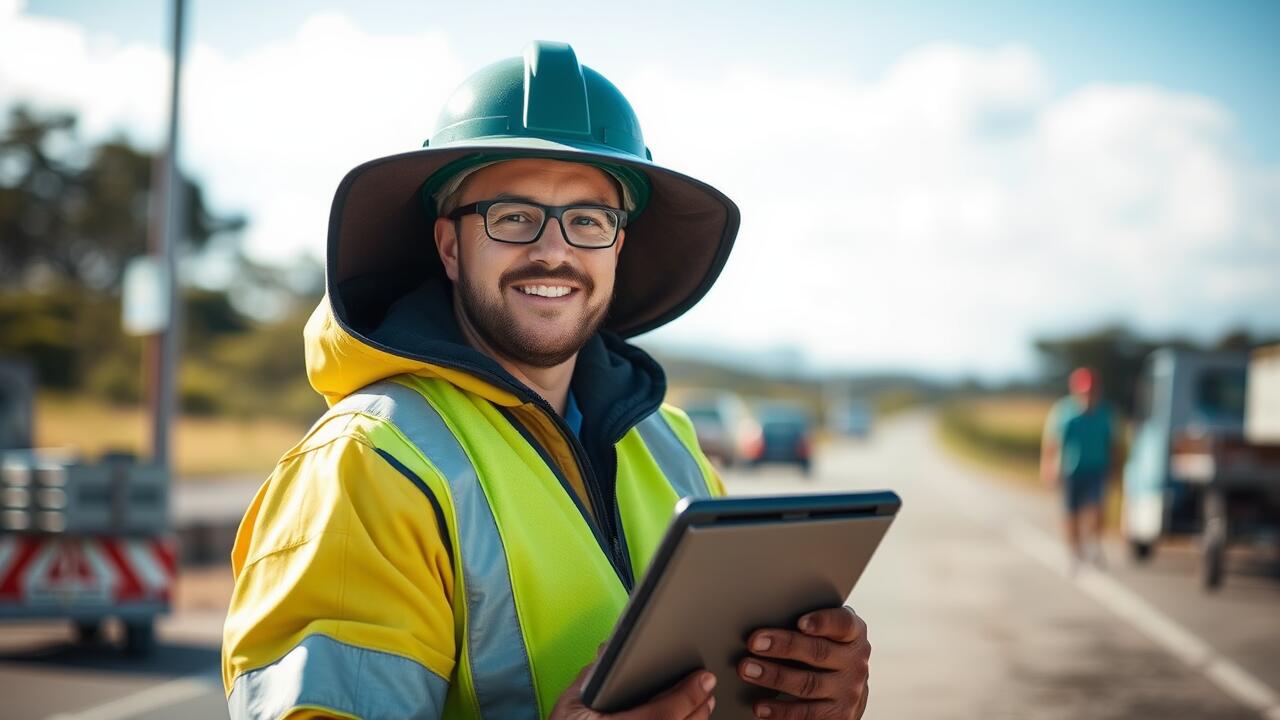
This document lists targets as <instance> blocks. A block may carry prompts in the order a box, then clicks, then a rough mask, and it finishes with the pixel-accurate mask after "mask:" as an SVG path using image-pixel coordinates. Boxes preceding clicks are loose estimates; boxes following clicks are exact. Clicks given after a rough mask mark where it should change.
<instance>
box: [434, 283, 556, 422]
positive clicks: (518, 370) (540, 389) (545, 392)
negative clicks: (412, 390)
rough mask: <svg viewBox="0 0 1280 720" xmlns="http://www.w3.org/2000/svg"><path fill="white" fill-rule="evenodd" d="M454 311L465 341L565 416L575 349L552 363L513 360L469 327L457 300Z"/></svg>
mask: <svg viewBox="0 0 1280 720" xmlns="http://www.w3.org/2000/svg"><path fill="white" fill-rule="evenodd" d="M454 315H455V316H456V317H457V319H458V327H459V328H461V330H462V336H463V338H464V339H465V340H466V341H467V344H468V345H470V346H471V347H473V348H475V349H476V350H479V351H480V352H482V353H484V354H485V355H488V356H489V357H491V358H493V359H494V360H495V361H496V362H497V363H498V364H499V365H501V366H502V369H503V370H506V371H507V372H509V373H511V376H512V377H514V378H515V379H516V380H519V381H520V382H522V383H524V384H525V386H527V387H528V388H529V389H530V390H532V391H534V392H535V393H537V394H538V395H539V396H541V397H542V399H543V400H546V401H547V404H548V405H550V406H551V407H552V408H553V409H554V410H555V411H556V413H557V414H559V415H560V416H561V417H564V414H565V408H566V406H567V405H568V397H569V383H570V381H572V380H573V368H574V366H575V365H576V364H577V362H578V354H577V353H574V354H573V355H572V356H571V357H570V358H569V359H568V360H565V361H564V362H562V363H560V364H559V365H553V366H552V367H537V366H534V365H527V364H525V363H522V362H518V361H516V360H512V359H511V358H508V357H506V356H505V355H503V354H501V353H499V352H498V351H497V350H495V349H494V348H493V347H490V345H489V344H488V343H486V342H485V341H484V338H482V337H480V334H479V333H477V332H476V331H475V328H473V327H471V323H469V322H467V319H466V317H464V315H463V313H462V312H461V311H460V309H459V308H458V303H457V302H455V303H454Z"/></svg>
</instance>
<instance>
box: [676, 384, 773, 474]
mask: <svg viewBox="0 0 1280 720" xmlns="http://www.w3.org/2000/svg"><path fill="white" fill-rule="evenodd" d="M684 410H685V412H686V413H688V415H689V419H690V420H692V421H693V428H694V432H696V433H697V436H698V444H699V445H700V446H701V447H702V451H703V452H704V453H706V454H707V457H709V458H712V459H714V460H715V461H717V462H719V463H720V464H721V465H723V466H724V467H733V466H735V465H739V464H742V463H749V462H752V461H754V460H755V459H756V458H758V457H759V456H760V449H761V443H762V439H761V437H760V426H759V425H758V424H757V423H756V421H755V420H754V419H753V418H752V417H751V412H750V411H749V410H748V409H747V404H746V403H745V402H743V401H742V398H740V397H738V396H737V395H735V394H733V393H730V392H715V393H703V394H699V395H694V396H692V397H690V398H689V399H687V400H686V401H685V404H684Z"/></svg>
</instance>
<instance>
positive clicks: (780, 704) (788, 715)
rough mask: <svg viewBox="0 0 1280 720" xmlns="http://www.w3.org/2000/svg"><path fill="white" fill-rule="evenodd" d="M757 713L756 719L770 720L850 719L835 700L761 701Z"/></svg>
mask: <svg viewBox="0 0 1280 720" xmlns="http://www.w3.org/2000/svg"><path fill="white" fill-rule="evenodd" d="M755 713H756V717H758V718H768V720H822V719H823V718H844V717H849V713H848V712H847V711H846V709H845V708H844V707H843V706H842V705H841V704H840V703H838V702H835V701H833V700H816V701H812V702H787V701H785V700H761V701H760V702H758V703H756V704H755ZM854 717H857V716H856V715H855V716H854Z"/></svg>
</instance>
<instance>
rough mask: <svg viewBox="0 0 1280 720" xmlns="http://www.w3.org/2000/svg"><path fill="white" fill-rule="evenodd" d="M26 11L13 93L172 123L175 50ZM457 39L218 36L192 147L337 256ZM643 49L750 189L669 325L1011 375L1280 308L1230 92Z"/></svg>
mask: <svg viewBox="0 0 1280 720" xmlns="http://www.w3.org/2000/svg"><path fill="white" fill-rule="evenodd" d="M15 7H16V6H15V5H14V4H13V3H12V0H10V1H9V3H8V4H7V5H4V4H3V3H2V2H0V101H10V100H12V99H13V98H15V97H29V98H34V99H38V100H40V101H42V102H59V103H65V104H68V105H71V106H74V107H78V108H80V109H81V110H82V112H83V113H84V118H85V127H86V128H87V129H88V130H89V131H90V132H92V133H103V132H107V131H108V130H109V129H110V128H112V127H116V126H119V127H127V128H131V129H133V132H134V133H135V135H136V136H139V137H141V138H143V139H153V138H154V137H155V136H156V134H157V130H156V129H157V128H158V127H159V118H160V116H161V110H162V108H163V106H164V96H163V93H164V92H165V83H166V77H167V69H166V68H167V64H166V60H165V58H164V56H163V54H162V53H160V52H159V51H158V50H155V49H150V48H144V47H138V46H131V45H122V44H119V43H116V42H114V41H112V40H110V39H109V38H106V39H104V38H96V37H89V36H87V35H86V34H85V33H84V32H83V31H82V30H80V29H78V28H77V27H75V26H73V25H70V24H68V23H66V22H63V21H54V20H44V19H40V18H35V17H30V16H26V15H21V14H18V13H16V11H15ZM6 8H7V9H6ZM678 54H679V53H674V52H673V54H672V55H671V56H672V57H675V56H678ZM457 56H458V53H456V52H455V51H454V50H453V49H452V48H451V46H450V42H449V39H448V38H447V37H446V36H444V35H443V34H440V33H412V32H406V33H404V34H400V35H392V36H386V35H372V34H369V33H367V32H365V31H363V30H361V29H360V28H358V27H356V26H355V25H353V24H352V23H351V22H350V21H348V20H347V19H345V18H344V17H343V16H341V15H337V14H323V15H318V16H316V17H313V18H312V19H311V20H310V21H308V22H307V23H306V24H305V25H304V26H302V27H301V28H299V30H298V31H297V32H296V33H295V34H294V35H293V36H291V37H286V38H280V39H279V40H277V41H276V42H274V43H272V44H270V45H267V46H264V47H260V48H258V49H256V50H254V51H252V52H249V53H247V54H244V55H240V56H236V57H228V56H226V55H223V54H221V53H219V52H218V51H217V50H216V49H214V48H209V47H205V46H197V47H195V48H193V50H192V52H191V55H190V62H189V64H188V65H187V71H188V74H187V84H186V95H185V102H184V109H185V112H186V118H187V124H186V126H185V128H184V152H185V160H186V162H187V165H188V167H189V168H192V169H193V170H195V171H196V172H198V173H199V174H200V175H202V176H203V177H204V178H205V179H206V183H207V185H208V186H209V189H210V190H211V192H212V196H213V198H214V200H215V201H217V202H218V203H219V205H221V206H222V207H224V208H227V209H243V210H245V211H247V212H249V213H250V214H251V216H252V219H253V226H252V230H251V232H250V233H249V235H248V237H247V242H248V243H249V246H250V249H251V251H252V252H253V254H255V255H256V256H258V257H260V258H274V259H284V258H288V257H290V256H291V255H292V254H293V253H295V252H298V251H299V250H306V251H310V252H314V253H320V252H321V251H322V247H323V238H324V233H325V226H326V221H327V217H328V209H329V202H330V200H331V198H332V192H333V189H334V188H335V187H336V185H337V182H338V180H339V179H340V178H341V176H342V175H343V173H345V172H346V171H347V170H348V169H349V168H351V167H352V166H354V165H356V164H357V163H359V162H362V161H364V160H367V159H370V158H373V157H376V156H379V155H383V154H388V153H392V152H399V151H403V150H409V149H412V148H414V147H417V146H418V145H419V144H420V142H421V141H422V139H423V138H425V137H426V136H427V135H428V133H429V131H430V130H431V129H432V126H433V125H434V120H435V116H436V113H437V110H438V109H439V107H440V106H441V104H442V103H443V102H444V101H445V99H446V98H447V94H448V92H449V90H451V88H452V86H453V85H454V84H455V83H457V82H458V81H459V80H460V79H461V78H462V77H464V76H465V74H466V73H467V72H468V71H469V70H471V69H473V68H469V67H463V66H462V65H461V64H460V62H459V61H458V59H457ZM583 60H584V61H585V62H586V63H588V64H591V63H592V58H590V57H584V58H583ZM628 62H629V63H630V67H633V68H634V70H633V71H631V72H629V73H616V72H615V73H612V75H613V77H612V78H611V79H613V80H614V81H615V82H616V83H618V85H619V86H620V87H622V88H623V89H624V91H625V92H626V93H627V95H628V97H629V98H630V99H631V101H632V103H633V105H635V107H636V109H637V111H638V112H639V114H640V117H641V121H642V124H643V127H644V130H645V135H646V139H647V141H648V144H649V146H650V147H651V148H652V149H653V152H654V156H655V158H656V160H657V161H658V162H659V163H664V164H669V165H671V166H672V167H675V168H677V169H679V170H682V171H684V172H687V173H689V174H692V175H694V176H696V177H700V178H703V179H705V180H708V181H710V182H712V183H713V184H716V185H717V186H719V187H721V188H722V189H723V190H725V191H726V192H727V193H728V194H729V195H730V196H731V197H733V198H734V199H735V200H736V201H737V202H738V203H739V205H740V206H741V207H742V210H743V225H742V232H741V234H740V237H739V240H738V245H737V248H736V249H735V251H734V257H733V258H732V259H731V261H730V263H729V266H728V267H727V269H726V270H725V273H724V275H723V276H722V279H721V281H720V283H719V284H718V285H717V287H716V288H715V289H714V290H713V291H712V293H711V294H710V295H709V296H708V298H707V299H706V300H705V301H704V302H703V303H702V304H701V305H699V306H698V307H697V308H695V309H694V310H693V311H691V312H690V313H688V314H687V315H686V316H685V317H683V318H682V319H681V320H679V321H678V322H676V323H674V324H673V325H672V326H670V327H669V328H664V329H663V330H660V331H658V332H657V333H655V334H654V337H653V339H654V340H656V341H660V342H666V343H689V344H697V345H700V346H705V345H706V344H707V343H708V342H712V343H722V344H724V345H726V346H729V347H737V348H741V349H744V350H750V349H756V348H760V347H762V346H766V347H776V346H780V345H786V344H794V345H797V346H800V347H803V348H805V349H806V350H807V351H808V352H809V353H810V354H811V355H812V356H813V357H814V358H816V359H817V360H819V361H820V362H823V363H831V364H846V365H856V366H864V367H866V366H877V367H902V368H911V369H927V370H943V371H946V370H971V371H978V372H985V373H992V374H994V373H1000V372H1005V371H1009V370H1025V369H1027V368H1028V367H1029V363H1030V360H1031V356H1030V349H1029V341H1030V338H1031V337H1032V336H1033V334H1035V333H1037V332H1043V331H1052V330H1061V329H1066V328H1078V327H1083V326H1086V325H1088V324H1090V323H1094V322H1099V321H1102V320H1110V319H1127V320H1130V321H1133V322H1136V323H1138V324H1140V325H1142V326H1144V327H1147V328H1150V329H1155V330H1166V329H1180V330H1191V331H1193V332H1196V331H1198V332H1202V333H1212V332H1217V331H1220V330H1221V329H1222V328H1223V326H1225V325H1226V324H1228V323H1236V322H1241V321H1245V322H1249V323H1251V324H1253V325H1254V326H1255V327H1270V328H1271V329H1276V328H1277V325H1278V324H1280V319H1277V318H1276V317H1275V315H1276V314H1275V312H1274V310H1273V309H1274V308H1276V307H1280V282H1278V281H1277V278H1280V239H1278V238H1280V169H1277V168H1266V167H1257V166H1256V165H1255V164H1253V163H1251V162H1250V161H1249V159H1248V158H1247V157H1246V156H1245V155H1244V153H1243V152H1242V151H1241V149H1240V148H1239V146H1238V142H1239V141H1238V138H1237V137H1236V135H1235V132H1236V131H1235V127H1234V122H1233V118H1232V117H1231V115H1230V113H1229V112H1228V111H1227V110H1226V109H1225V108H1223V107H1222V106H1221V105H1220V104H1218V103H1217V102H1215V101H1213V100H1212V99H1210V98H1205V97H1201V96H1194V95H1185V94H1176V93H1172V92H1169V91H1167V90H1164V89H1162V88H1159V87H1149V86H1115V85H1089V86H1084V87H1079V88H1075V89H1072V90H1071V91H1070V92H1066V93H1065V94H1064V93H1062V92H1061V90H1060V89H1056V88H1054V87H1053V83H1052V81H1051V78H1050V76H1049V74H1048V72H1047V70H1046V68H1045V67H1044V66H1043V65H1042V63H1041V61H1040V60H1039V58H1038V57H1037V55H1036V53H1035V52H1034V51H1033V50H1032V49H1029V48H1026V47H1020V46H1009V47H1005V48H999V49H995V50H981V49H975V48H968V47H959V46H952V45H933V46H926V47H921V48H918V49H916V50H914V51H912V52H909V53H907V54H906V55H904V56H903V57H901V58H900V59H899V60H898V62H897V63H895V64H894V65H893V66H892V67H890V68H889V69H888V70H887V71H886V72H885V73H884V74H883V76H881V77H879V78H876V79H874V80H871V81H857V80H854V79H852V78H849V77H843V76H839V75H832V74H824V73H823V72H821V71H815V72H813V73H811V74H807V75H804V76H794V75H788V74H781V73H780V72H777V71H773V70H771V69H770V68H769V66H768V65H760V64H756V62H755V61H752V62H747V61H744V60H743V59H742V58H738V57H729V58H726V60H725V62H724V64H723V65H722V66H719V67H713V66H707V67H703V68H698V69H691V68H689V67H686V66H682V65H680V64H678V63H677V62H676V61H669V62H667V61H663V60H662V59H661V58H654V59H651V60H646V61H645V62H644V63H640V62H637V61H635V60H630V61H618V59H617V58H615V59H614V61H613V67H627V66H628Z"/></svg>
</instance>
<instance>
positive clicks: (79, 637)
mask: <svg viewBox="0 0 1280 720" xmlns="http://www.w3.org/2000/svg"><path fill="white" fill-rule="evenodd" d="M74 624H75V630H76V642H78V643H80V644H82V645H87V644H89V643H92V642H96V641H97V640H98V638H99V637H100V636H101V635H102V620H101V619H97V620H76V621H75V623H74Z"/></svg>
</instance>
